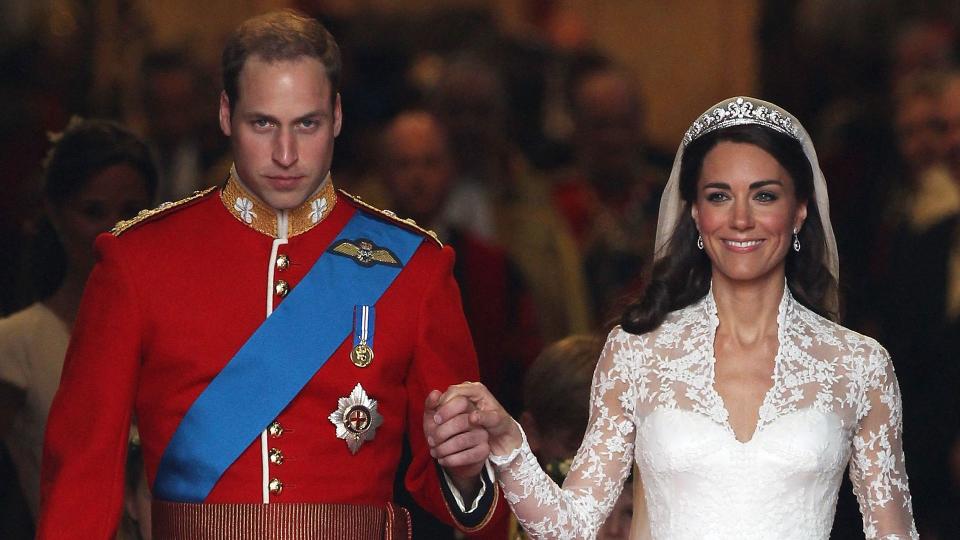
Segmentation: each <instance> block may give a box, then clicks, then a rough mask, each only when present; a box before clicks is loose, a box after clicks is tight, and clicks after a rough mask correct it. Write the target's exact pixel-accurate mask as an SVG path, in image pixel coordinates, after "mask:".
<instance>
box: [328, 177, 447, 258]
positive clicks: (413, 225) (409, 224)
mask: <svg viewBox="0 0 960 540" xmlns="http://www.w3.org/2000/svg"><path fill="white" fill-rule="evenodd" d="M337 192H338V193H340V194H341V195H343V196H344V197H347V198H349V199H350V200H352V201H353V202H355V203H357V204H358V205H359V206H362V207H363V208H365V209H367V210H370V211H371V212H373V213H375V214H377V215H379V216H381V217H384V218H386V219H388V220H389V221H390V222H391V223H396V224H398V225H400V226H402V227H405V228H407V229H413V230H414V231H416V232H418V233H420V234H422V235H424V236H427V237H428V238H430V239H431V240H433V241H434V242H435V243H436V244H437V246H438V247H443V242H441V241H440V238H439V237H438V236H437V233H435V232H433V231H431V230H430V229H424V228H423V227H421V226H420V225H417V222H416V221H414V220H412V219H410V218H407V219H404V218H401V217H399V216H397V215H396V214H395V213H393V212H391V211H390V210H381V209H379V208H377V207H376V206H373V205H371V204H368V203H366V202H364V201H363V200H361V199H360V197H357V196H356V195H351V194H349V193H347V192H346V191H344V190H342V189H338V190H337Z"/></svg>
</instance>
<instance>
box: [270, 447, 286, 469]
mask: <svg viewBox="0 0 960 540" xmlns="http://www.w3.org/2000/svg"><path fill="white" fill-rule="evenodd" d="M270 463H273V464H274V465H283V452H281V451H280V450H279V449H277V448H271V449H270Z"/></svg>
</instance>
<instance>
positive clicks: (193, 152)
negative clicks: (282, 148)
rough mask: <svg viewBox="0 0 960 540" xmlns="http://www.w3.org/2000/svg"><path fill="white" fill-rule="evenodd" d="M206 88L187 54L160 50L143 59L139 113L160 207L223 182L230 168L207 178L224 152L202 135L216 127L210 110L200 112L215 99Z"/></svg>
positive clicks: (219, 143) (219, 139) (218, 139)
mask: <svg viewBox="0 0 960 540" xmlns="http://www.w3.org/2000/svg"><path fill="white" fill-rule="evenodd" d="M208 86H209V85H205V82H204V80H203V74H202V73H201V72H200V69H199V68H198V67H197V66H196V65H194V63H193V61H192V60H191V59H190V58H189V56H188V55H187V54H186V53H185V52H181V51H177V50H158V51H154V52H152V53H150V54H148V55H146V57H145V58H144V61H143V112H144V119H145V121H146V127H147V143H148V144H149V146H150V151H151V152H152V153H153V156H154V158H155V159H156V162H157V169H158V170H159V173H160V184H159V186H158V198H159V200H160V201H175V200H178V199H182V198H184V197H186V196H188V195H190V194H192V193H193V192H194V191H196V190H198V189H201V188H204V187H207V186H209V185H210V183H211V182H214V181H220V180H222V179H223V178H224V177H225V176H226V169H227V168H228V167H221V168H223V169H224V170H223V171H219V172H220V173H221V174H207V173H208V170H209V169H210V168H211V167H213V166H215V165H216V164H217V161H218V160H220V159H221V158H222V157H223V153H224V151H225V150H226V148H225V147H223V144H222V137H219V136H216V137H211V136H210V135H209V133H206V132H208V131H210V130H209V129H205V126H213V125H214V122H213V120H214V112H213V110H212V109H210V108H204V107H201V104H204V103H209V102H210V99H213V98H214V97H215V96H214V95H212V94H210V92H209V91H208V90H205V88H206V87H208ZM208 94H210V95H208Z"/></svg>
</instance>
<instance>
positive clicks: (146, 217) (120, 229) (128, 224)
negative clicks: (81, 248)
mask: <svg viewBox="0 0 960 540" xmlns="http://www.w3.org/2000/svg"><path fill="white" fill-rule="evenodd" d="M215 189H217V186H213V187H209V188H207V189H204V190H201V191H194V192H193V195H190V196H189V197H185V198H183V199H180V200H179V201H167V202H165V203H162V204H161V205H160V206H158V207H156V208H151V209H149V210H141V211H140V212H139V213H137V215H135V216H133V217H132V218H130V219H125V220H123V221H119V222H117V224H116V225H114V226H113V228H112V229H110V233H111V234H113V235H114V236H120V235H121V234H122V233H124V232H125V231H127V230H129V229H132V228H133V227H136V226H137V225H139V224H141V223H146V222H147V221H150V220H151V219H154V218H156V217H158V216H161V215H163V214H164V213H166V212H168V211H170V210H172V209H174V208H180V207H181V206H183V205H185V204H188V203H192V202H194V201H196V200H198V199H200V198H201V197H203V196H204V195H206V194H208V193H210V192H211V191H213V190H215Z"/></svg>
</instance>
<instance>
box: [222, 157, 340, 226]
mask: <svg viewBox="0 0 960 540" xmlns="http://www.w3.org/2000/svg"><path fill="white" fill-rule="evenodd" d="M220 200H221V201H222V202H223V205H224V206H225V207H226V208H227V210H229V211H230V213H231V214H233V216H234V217H235V218H237V219H238V220H239V221H240V222H241V223H243V224H245V225H247V226H249V227H250V228H252V229H254V230H256V231H258V232H260V233H263V234H265V235H267V236H270V237H272V238H277V237H279V236H280V234H279V228H278V222H279V219H280V215H281V214H280V212H278V211H277V210H274V209H273V208H270V207H269V206H267V205H266V204H264V203H263V202H262V201H261V200H260V199H259V198H257V196H256V195H254V194H253V193H250V192H249V191H248V190H247V189H246V187H245V186H244V185H243V183H242V182H241V181H240V179H239V178H238V177H237V174H236V170H235V169H234V168H232V167H231V169H230V178H228V179H227V184H226V186H224V188H223V191H222V192H221V193H220ZM336 203H337V192H336V190H335V189H334V187H333V181H332V180H331V179H330V176H329V174H328V175H327V178H326V179H324V181H323V185H322V186H321V187H320V190H319V191H317V193H316V194H315V195H313V196H312V197H310V198H309V199H307V200H306V201H304V203H303V204H301V205H300V206H298V207H296V208H294V209H292V210H287V211H286V213H287V237H288V238H289V237H293V236H297V235H298V234H303V233H305V232H307V231H309V230H310V229H312V228H313V227H315V226H316V225H317V224H318V223H320V222H321V221H323V220H324V219H326V217H327V216H329V215H330V212H332V211H333V207H334V206H335V205H336Z"/></svg>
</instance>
